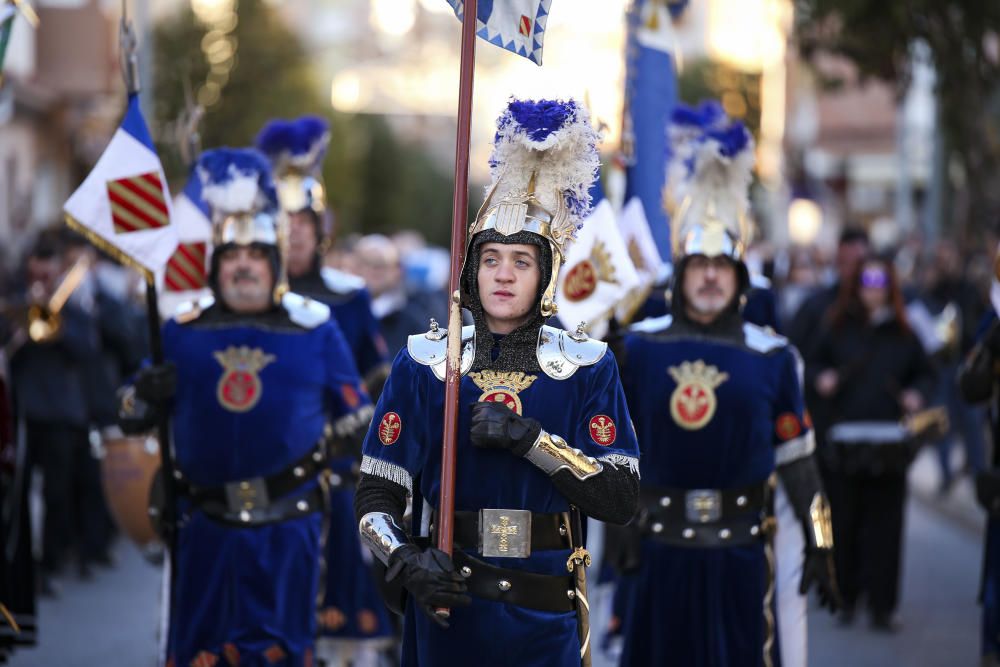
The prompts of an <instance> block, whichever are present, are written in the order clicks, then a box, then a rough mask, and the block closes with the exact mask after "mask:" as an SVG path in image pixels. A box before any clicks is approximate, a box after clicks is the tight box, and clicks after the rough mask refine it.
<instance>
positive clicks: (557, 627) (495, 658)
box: [355, 100, 639, 667]
mask: <svg viewBox="0 0 1000 667" xmlns="http://www.w3.org/2000/svg"><path fill="white" fill-rule="evenodd" d="M596 141H597V134H596V132H595V131H594V130H593V128H592V127H591V125H590V122H589V117H588V114H587V112H586V110H585V109H584V108H583V107H582V105H580V104H578V103H577V102H575V101H566V102H562V101H520V100H511V101H510V103H509V104H508V106H507V108H506V109H505V111H504V112H503V114H502V115H501V116H500V119H499V121H498V127H497V135H496V139H495V141H494V149H493V155H492V157H491V159H490V167H491V171H492V174H493V184H492V186H491V189H490V191H489V194H488V195H487V198H486V202H485V203H484V204H483V206H482V208H481V210H480V212H479V215H478V216H477V218H476V220H475V221H474V222H473V223H472V226H471V228H470V229H469V241H468V248H467V255H466V260H465V267H464V270H463V275H462V289H461V291H462V299H463V302H464V305H465V306H466V307H467V308H468V309H469V310H470V311H471V313H472V318H473V321H474V323H475V324H474V325H473V326H469V327H465V328H464V330H463V331H462V332H458V331H444V330H442V329H439V328H438V327H437V326H436V325H432V327H431V330H430V331H428V332H427V333H423V334H417V335H414V336H411V337H410V339H409V342H408V344H407V348H406V349H405V350H403V351H401V352H400V353H399V355H397V357H396V360H395V362H394V364H393V369H392V371H391V373H390V375H389V379H388V381H387V383H386V386H385V391H384V392H383V394H382V396H381V398H380V399H379V402H378V405H377V406H376V409H375V417H374V419H373V420H372V427H371V430H370V431H369V433H368V436H367V438H366V440H365V444H364V459H363V462H362V473H363V474H362V477H361V481H360V483H359V486H358V493H357V498H356V500H355V511H356V514H357V517H358V519H359V521H360V531H361V534H362V538H363V539H364V540H366V541H367V542H368V543H369V545H370V546H371V548H372V550H373V552H374V553H375V555H376V556H377V557H378V558H379V559H380V560H381V561H382V562H383V563H385V564H386V566H387V568H388V569H387V574H386V579H387V580H388V582H389V583H390V584H401V588H402V591H403V593H404V594H403V596H402V597H403V599H402V600H399V599H396V600H395V601H393V600H390V602H393V603H394V604H396V605H397V606H401V608H403V609H405V620H404V632H403V665H406V666H414V665H435V666H436V667H447V666H449V665H455V666H459V665H461V666H463V667H464V666H465V665H469V664H477V665H487V666H496V667H502V666H508V665H509V666H511V667H513V666H515V665H517V666H518V667H533V666H538V667H540V666H542V665H545V666H549V667H551V666H556V665H559V666H562V667H570V666H574V667H575V666H577V665H579V664H580V663H581V646H582V644H581V639H579V638H578V633H581V636H582V638H583V642H584V644H583V645H586V642H587V641H589V635H588V634H586V628H585V627H578V621H579V620H581V619H585V614H584V612H585V611H586V610H585V609H580V608H578V606H577V605H578V604H579V605H584V606H586V605H587V602H586V600H585V599H581V596H580V595H578V591H579V590H580V587H579V586H574V581H577V580H576V579H574V578H573V577H571V576H569V574H568V572H567V567H568V565H567V561H568V559H569V562H570V563H572V562H574V559H573V558H571V556H572V555H573V554H581V557H582V554H583V549H582V535H581V534H580V524H581V521H580V518H579V515H580V514H584V515H589V516H592V517H595V518H597V519H600V520H604V521H610V522H615V523H625V522H627V521H628V520H629V518H630V517H631V516H632V515H633V513H634V512H635V510H636V501H637V498H638V496H637V494H638V488H639V486H638V485H639V474H638V451H637V445H636V441H635V435H634V432H633V430H632V427H631V424H630V420H629V414H628V408H627V407H626V405H625V396H624V394H623V392H622V388H621V385H620V382H619V379H618V368H617V365H616V363H615V360H614V357H613V355H612V354H610V353H609V352H608V349H607V346H606V344H604V343H602V342H599V341H596V340H591V339H589V338H588V337H587V335H586V334H585V333H584V332H583V327H577V330H576V331H563V330H560V329H555V328H552V327H549V326H546V324H545V321H546V319H547V318H548V317H549V316H550V315H552V314H553V313H554V312H555V310H556V308H555V304H554V302H553V294H554V292H555V285H556V281H557V279H558V274H559V267H560V265H561V263H562V260H563V258H564V257H565V251H566V247H567V245H568V244H569V243H571V242H572V237H573V235H574V231H575V230H576V228H577V226H578V225H579V224H580V221H581V220H583V219H584V218H586V216H587V213H588V211H589V209H590V196H589V193H588V190H589V188H590V185H591V184H592V183H593V181H594V178H595V176H596V171H597V169H598V166H599V162H598V155H597V150H596V147H595V146H596ZM450 335H461V336H462V349H463V356H462V365H461V372H462V379H461V386H460V400H459V405H458V434H459V436H458V444H457V474H456V478H457V486H456V497H455V498H456V499H455V509H456V513H455V524H454V526H455V533H454V534H455V550H454V554H453V559H454V560H453V559H452V558H449V557H448V556H447V555H446V554H445V553H443V552H441V551H439V550H437V549H435V548H430V547H428V546H427V540H426V539H423V538H424V537H425V536H429V537H431V538H434V537H435V533H434V530H433V526H434V524H435V523H436V520H437V518H436V513H434V512H432V513H431V516H430V517H429V520H428V521H426V522H425V521H421V522H419V523H416V524H415V525H416V526H417V527H416V528H414V529H411V530H410V531H407V530H405V529H404V525H405V524H404V523H403V513H404V508H405V507H406V504H407V496H409V495H411V493H412V494H414V495H422V497H423V498H425V499H427V500H428V501H430V502H436V501H437V499H438V494H439V490H440V468H441V442H442V416H443V411H444V400H443V399H444V394H445V391H444V389H445V385H444V382H443V381H442V380H443V379H444V377H445V358H446V352H445V350H446V345H447V338H448V336H450ZM422 524H426V526H425V525H422ZM425 527H426V528H427V530H426V531H425V530H424V528H425ZM571 546H572V547H573V548H571ZM577 547H579V550H577ZM587 558H589V557H587ZM438 606H445V607H451V608H452V610H451V616H450V620H449V622H450V626H451V627H450V628H448V627H443V626H445V625H446V623H445V621H444V620H442V619H441V617H440V616H438V615H435V613H434V611H433V610H434V608H435V607H438Z"/></svg>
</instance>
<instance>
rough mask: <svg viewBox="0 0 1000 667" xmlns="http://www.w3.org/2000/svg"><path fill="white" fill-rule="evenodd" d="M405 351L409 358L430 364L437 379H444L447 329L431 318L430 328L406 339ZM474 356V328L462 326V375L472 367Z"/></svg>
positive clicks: (446, 357) (426, 364)
mask: <svg viewBox="0 0 1000 667" xmlns="http://www.w3.org/2000/svg"><path fill="white" fill-rule="evenodd" d="M406 351H407V352H409V354H410V358H411V359H413V360H414V361H415V362H417V363H418V364H421V365H423V366H430V367H431V370H432V371H434V375H435V377H437V379H438V380H441V381H442V382H443V381H444V375H445V366H446V365H447V360H448V330H447V329H441V328H440V327H439V326H438V324H437V322H435V321H433V320H431V328H430V330H429V331H427V332H426V333H422V334H414V335H412V336H410V337H409V338H407V340H406ZM475 358H476V328H475V327H473V326H468V327H462V375H465V374H466V373H468V372H469V369H470V368H472V361H473V359H475Z"/></svg>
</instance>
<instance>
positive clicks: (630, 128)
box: [624, 0, 684, 258]
mask: <svg viewBox="0 0 1000 667" xmlns="http://www.w3.org/2000/svg"><path fill="white" fill-rule="evenodd" d="M669 4H670V7H669V9H668V7H667V6H666V5H664V3H662V2H659V1H657V0H636V2H635V4H634V6H633V9H632V10H631V11H630V12H629V15H628V44H627V47H626V48H627V49H628V54H629V55H628V63H627V67H628V76H627V79H626V81H627V82H628V83H627V84H626V90H625V99H626V113H627V116H626V119H625V125H626V132H627V134H628V135H630V136H629V137H627V138H628V140H629V141H628V143H629V144H630V145H631V146H632V154H631V155H630V156H629V158H630V160H629V167H628V182H627V185H626V190H625V198H624V201H626V202H627V201H629V200H631V199H632V198H633V197H638V198H639V200H640V201H642V205H643V210H644V212H645V214H646V218H647V219H648V220H649V227H650V229H651V230H652V232H653V238H654V239H655V240H656V246H657V248H659V250H660V255H661V256H662V257H666V258H669V257H670V230H669V228H668V226H667V225H668V221H667V216H666V213H665V212H664V210H663V182H664V176H665V173H666V164H665V162H666V156H667V152H668V146H667V136H666V131H667V129H666V128H667V125H668V123H669V121H670V113H671V111H672V109H673V106H674V104H675V102H676V100H677V78H676V74H675V64H674V57H673V53H672V51H673V48H674V34H673V24H672V14H676V13H678V12H680V11H681V10H682V9H683V5H684V3H680V2H674V3H669Z"/></svg>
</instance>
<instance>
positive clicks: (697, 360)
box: [622, 316, 814, 667]
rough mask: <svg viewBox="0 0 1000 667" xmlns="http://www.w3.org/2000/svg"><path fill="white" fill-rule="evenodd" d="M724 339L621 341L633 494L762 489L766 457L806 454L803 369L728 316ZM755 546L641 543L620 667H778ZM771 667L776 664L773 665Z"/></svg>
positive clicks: (659, 335)
mask: <svg viewBox="0 0 1000 667" xmlns="http://www.w3.org/2000/svg"><path fill="white" fill-rule="evenodd" d="M732 319H733V321H731V322H729V323H728V330H727V331H726V332H718V333H710V332H707V331H703V330H698V329H697V328H695V327H691V326H686V327H685V326H683V325H681V326H678V325H677V324H676V323H674V322H673V321H672V319H671V318H670V316H665V317H662V318H659V319H658V320H651V321H647V322H643V323H640V324H638V325H636V326H635V327H633V333H631V334H629V335H627V336H626V338H625V341H624V350H625V360H624V362H623V364H624V367H623V370H622V384H623V386H624V388H625V394H626V396H627V397H628V402H629V406H630V408H631V410H632V415H633V419H634V421H635V426H636V432H637V433H638V437H639V443H640V449H641V452H642V459H643V471H642V472H643V478H642V484H643V486H644V487H645V486H653V487H657V486H669V487H675V488H682V489H727V488H733V487H741V486H745V485H750V484H754V483H764V482H765V481H766V480H767V479H768V478H769V477H770V475H771V474H772V473H773V472H774V471H775V466H776V459H778V458H782V459H786V458H797V457H799V456H803V455H805V454H807V453H809V452H811V451H812V449H813V448H814V444H813V439H812V433H811V431H810V423H809V419H808V417H807V415H806V413H805V409H804V405H803V399H802V391H801V379H800V378H801V363H800V362H799V360H798V355H797V353H796V352H795V350H794V348H792V347H791V346H789V345H788V343H787V341H786V340H785V339H784V338H781V337H780V336H777V335H775V334H773V333H770V332H769V331H766V330H764V329H761V328H759V327H757V326H755V325H753V324H744V323H743V322H741V321H739V319H738V318H737V317H735V316H734V318H732ZM766 549H769V547H766V545H765V543H764V542H763V541H761V542H759V543H753V544H750V545H747V546H731V547H721V548H711V549H709V548H684V547H677V546H670V545H666V544H664V543H662V542H657V541H654V540H651V539H646V540H644V541H643V545H642V556H641V558H642V561H641V566H640V569H639V571H638V572H637V573H635V574H633V575H629V576H626V577H625V578H624V582H623V586H624V587H625V591H626V594H627V597H628V598H629V599H628V600H627V601H626V604H625V608H626V609H627V611H626V617H625V625H624V636H625V653H624V655H623V658H622V664H625V665H650V666H652V665H656V666H657V667H662V666H664V665H684V666H685V667H697V666H699V665H705V666H708V665H747V666H750V665H758V664H764V662H765V661H764V654H765V652H768V653H770V654H771V655H770V656H769V657H770V658H771V659H772V660H774V661H776V660H777V656H776V655H775V654H776V653H777V651H776V650H770V649H772V648H773V647H774V645H772V644H768V643H766V640H768V638H770V641H772V642H773V640H774V634H775V628H774V625H773V624H774V619H773V614H770V613H769V612H770V610H769V609H768V604H767V602H766V599H767V598H766V597H765V595H766V593H767V592H768V591H769V590H771V589H772V585H773V584H772V582H773V572H772V571H771V566H772V560H771V557H770V556H769V554H768V553H767V552H766ZM775 664H776V662H775Z"/></svg>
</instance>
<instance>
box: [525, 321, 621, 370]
mask: <svg viewBox="0 0 1000 667" xmlns="http://www.w3.org/2000/svg"><path fill="white" fill-rule="evenodd" d="M607 351H608V344H607V343H605V342H604V341H600V340H594V339H592V338H590V337H588V336H587V335H586V334H576V333H570V332H569V331H564V330H562V329H556V328H555V327H550V326H547V325H546V326H543V327H542V328H541V329H539V331H538V349H537V351H536V354H537V356H538V365H539V366H541V368H542V371H543V372H544V373H545V374H546V375H548V376H549V377H550V378H552V379H553V380H565V379H567V378H569V377H570V376H572V375H573V373H575V372H576V369H578V368H579V367H580V366H593V365H594V364H596V363H597V362H598V361H600V360H601V359H603V358H604V355H605V354H607Z"/></svg>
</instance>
